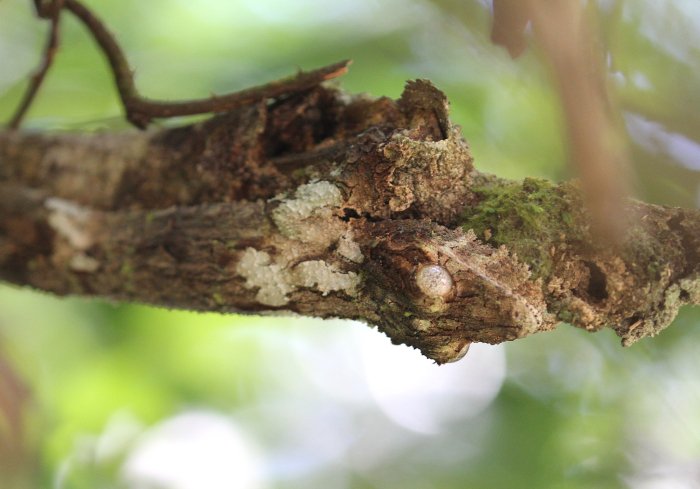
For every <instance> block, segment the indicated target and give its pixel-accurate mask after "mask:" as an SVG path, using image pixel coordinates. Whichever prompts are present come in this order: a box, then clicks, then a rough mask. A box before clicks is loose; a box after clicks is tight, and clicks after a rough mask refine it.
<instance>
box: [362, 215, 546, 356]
mask: <svg viewBox="0 0 700 489" xmlns="http://www.w3.org/2000/svg"><path fill="white" fill-rule="evenodd" d="M372 234H373V235H374V236H381V239H378V240H375V241H374V242H373V244H372V246H371V247H369V249H367V250H366V253H365V255H366V256H368V257H369V259H368V260H367V262H366V264H365V266H367V267H369V268H370V269H369V270H368V272H369V273H368V274H367V276H368V277H371V278H370V279H369V280H371V283H369V284H368V292H369V293H370V294H371V295H372V296H373V297H372V298H373V302H374V303H376V304H378V311H377V312H378V315H379V317H380V320H379V321H378V322H379V328H380V329H381V330H382V331H384V332H385V333H386V334H387V335H388V336H389V337H390V338H391V339H392V341H394V342H395V343H405V344H408V345H410V346H413V347H416V348H418V349H419V350H420V351H421V352H422V353H423V354H424V355H425V356H427V357H428V358H431V359H433V360H435V361H436V362H437V363H447V362H451V361H456V360H458V359H459V358H461V357H463V356H464V354H465V353H466V352H467V350H468V348H469V345H470V344H471V343H472V342H474V341H478V342H486V343H500V342H503V341H507V340H512V339H515V338H519V337H521V336H525V335H527V334H530V333H532V332H534V331H537V330H539V329H542V325H543V321H544V319H543V318H544V317H545V316H544V301H543V297H542V291H541V288H540V287H539V286H538V285H537V284H536V283H535V282H533V281H531V280H530V279H529V272H528V269H527V267H526V266H524V265H523V264H521V263H520V262H518V261H517V259H516V258H514V257H513V256H511V255H509V254H508V253H507V252H506V251H505V250H497V249H494V248H492V247H490V246H487V245H484V244H483V243H480V242H479V241H478V240H477V239H476V238H475V237H474V236H473V233H472V234H470V233H465V232H463V231H462V230H460V229H457V230H451V229H448V228H445V227H442V226H439V225H436V224H434V223H430V222H427V221H407V220H403V221H385V222H382V223H377V224H376V226H375V229H374V230H373V233H372Z"/></svg>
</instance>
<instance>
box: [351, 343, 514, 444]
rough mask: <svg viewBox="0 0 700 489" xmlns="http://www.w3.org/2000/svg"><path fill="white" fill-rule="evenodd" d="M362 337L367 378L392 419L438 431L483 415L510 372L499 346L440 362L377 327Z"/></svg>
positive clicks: (424, 430) (480, 346)
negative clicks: (443, 362) (450, 424)
mask: <svg viewBox="0 0 700 489" xmlns="http://www.w3.org/2000/svg"><path fill="white" fill-rule="evenodd" d="M358 334H359V335H360V336H361V337H362V339H363V340H364V341H362V356H363V360H364V366H365V376H366V379H367V384H368V386H369V390H370V392H371V393H372V396H373V397H374V400H375V402H376V403H377V405H378V406H379V407H380V409H381V410H382V411H383V412H384V414H385V415H386V416H388V417H389V418H390V419H391V420H392V421H394V422H395V423H397V424H399V425H400V426H403V427H404V428H408V429H410V430H413V431H416V432H419V433H426V434H435V433H439V432H441V431H443V429H444V428H445V427H446V426H447V424H448V423H449V422H450V421H456V420H459V419H463V418H468V417H472V416H475V415H477V414H479V413H480V412H481V411H483V410H484V409H485V408H486V407H487V406H488V405H489V404H491V402H492V401H493V400H494V399H495V397H496V395H497V394H498V392H499V391H500V389H501V386H502V385H503V381H504V379H505V375H506V360H505V354H504V350H503V347H502V346H501V345H498V346H491V345H485V344H480V343H479V344H477V343H474V344H472V346H471V348H470V349H469V353H467V355H466V356H465V357H464V359H462V360H460V361H458V362H456V363H450V364H446V365H436V364H435V363H433V362H432V361H430V360H428V359H427V358H425V357H423V356H422V355H421V354H420V353H419V352H418V351H417V350H415V349H413V348H409V347H407V346H404V345H392V344H391V342H390V341H389V339H388V338H386V337H385V336H384V335H380V334H377V332H376V331H371V330H369V329H367V331H362V330H358Z"/></svg>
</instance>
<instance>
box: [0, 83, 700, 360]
mask: <svg viewBox="0 0 700 489" xmlns="http://www.w3.org/2000/svg"><path fill="white" fill-rule="evenodd" d="M626 215H627V216H628V220H629V223H628V228H627V229H628V230H627V236H626V238H625V240H624V243H623V244H622V245H621V246H619V247H613V246H610V245H607V244H604V243H602V242H598V241H597V240H596V239H595V237H594V236H593V235H592V233H591V231H590V218H589V216H588V214H587V211H586V210H585V208H584V206H583V205H582V202H581V196H580V191H579V189H578V187H577V185H576V184H575V183H572V182H569V183H563V184H559V185H556V184H553V183H549V182H546V181H543V180H535V179H526V180H525V181H522V182H514V181H507V180H503V179H500V178H497V177H495V176H492V175H487V174H483V173H480V172H478V171H477V170H475V169H474V167H473V164H472V157H471V154H470V151H469V147H468V145H467V143H466V142H465V141H464V139H463V138H462V135H461V133H460V130H459V128H458V127H456V126H453V125H452V124H451V123H450V121H449V119H448V104H447V100H446V98H445V96H444V95H443V94H442V92H440V91H439V90H437V89H436V88H434V87H433V86H432V85H431V84H430V83H429V82H427V81H422V80H419V81H414V82H409V83H408V84H407V86H406V89H405V91H404V93H403V95H402V96H401V98H400V99H399V100H397V101H393V100H390V99H387V98H379V99H371V98H368V97H364V96H350V95H348V94H346V93H343V92H342V91H340V90H337V89H333V88H328V87H324V86H318V87H316V88H314V89H311V90H307V91H304V92H302V93H297V94H295V95H293V96H288V97H285V98H282V99H277V100H275V101H262V102H259V103H254V104H251V105H249V106H246V107H244V108H242V109H239V110H235V111H233V112H230V113H227V114H223V115H219V116H216V117H213V118H212V119H210V120H207V121H205V122H201V123H198V124H194V125H191V126H187V127H182V128H177V129H166V130H155V131H148V132H128V133H103V134H53V135H49V134H33V133H27V132H17V131H15V132H5V133H0V278H1V279H2V280H6V281H9V282H13V283H16V284H21V285H30V286H33V287H36V288H39V289H42V290H47V291H51V292H54V293H57V294H61V295H63V294H80V295H92V296H101V297H109V298H112V299H116V300H120V301H138V302H144V303H149V304H155V305H161V306H167V307H177V308H186V309H195V310H207V311H219V312H249V313H270V312H274V313H284V312H294V313H298V314H303V315H310V316H318V317H331V316H333V317H343V318H353V319H361V320H364V321H366V322H368V323H369V324H372V325H376V326H378V327H379V329H380V330H381V331H383V332H385V333H386V334H387V335H388V336H389V337H390V338H391V339H392V341H394V342H396V343H405V344H408V345H411V346H414V347H416V348H418V349H420V351H421V352H422V353H423V354H424V355H426V356H427V357H429V358H432V359H434V360H435V361H437V362H438V363H443V362H449V361H454V360H456V359H459V358H460V357H461V356H462V355H463V354H464V353H465V352H466V350H467V348H468V346H469V344H470V343H471V342H475V341H477V342H487V343H499V342H503V341H507V340H514V339H516V338H521V337H523V336H526V335H529V334H532V333H535V332H538V331H546V330H550V329H552V328H553V327H554V326H555V325H556V323H557V322H559V321H566V322H568V323H571V324H573V325H575V326H578V327H581V328H585V329H587V330H589V331H596V330H599V329H601V328H603V327H611V328H613V329H614V330H615V331H616V333H617V334H618V335H619V336H620V337H621V338H622V341H623V344H624V345H630V344H632V343H633V342H634V341H636V340H638V339H640V338H642V337H644V336H649V335H654V334H656V333H657V332H659V331H660V330H661V329H663V328H664V327H666V326H667V325H668V324H669V323H670V322H671V321H672V319H673V318H674V317H675V315H676V313H677V311H678V308H679V307H680V306H681V305H683V304H690V303H693V304H698V303H700V212H698V211H696V210H687V209H676V208H668V207H661V206H656V205H650V204H644V203H641V202H637V201H630V202H629V204H628V209H627V213H626Z"/></svg>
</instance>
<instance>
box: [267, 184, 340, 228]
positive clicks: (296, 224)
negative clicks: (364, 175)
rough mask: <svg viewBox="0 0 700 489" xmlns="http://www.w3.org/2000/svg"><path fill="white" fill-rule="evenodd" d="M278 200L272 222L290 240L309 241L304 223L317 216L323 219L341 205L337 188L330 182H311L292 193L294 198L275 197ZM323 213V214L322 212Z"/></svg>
mask: <svg viewBox="0 0 700 489" xmlns="http://www.w3.org/2000/svg"><path fill="white" fill-rule="evenodd" d="M273 200H280V201H281V202H280V204H279V206H278V207H277V208H276V209H275V210H274V211H272V220H273V221H274V222H275V224H276V225H277V227H278V229H279V230H280V232H282V234H284V235H285V236H288V237H290V238H302V240H303V241H307V240H309V237H308V236H304V235H305V234H308V233H307V230H306V229H305V223H304V221H305V220H306V219H308V218H309V217H312V216H314V215H317V216H319V217H322V218H325V217H327V215H328V213H329V212H330V210H331V209H332V208H333V207H338V206H340V204H341V203H342V196H341V193H340V190H339V189H338V187H336V186H335V185H333V184H332V183H330V182H326V181H321V182H311V183H307V184H305V185H300V186H299V188H297V189H296V192H295V193H294V197H292V198H285V197H283V196H279V197H276V198H275V199H273ZM324 211H325V212H324Z"/></svg>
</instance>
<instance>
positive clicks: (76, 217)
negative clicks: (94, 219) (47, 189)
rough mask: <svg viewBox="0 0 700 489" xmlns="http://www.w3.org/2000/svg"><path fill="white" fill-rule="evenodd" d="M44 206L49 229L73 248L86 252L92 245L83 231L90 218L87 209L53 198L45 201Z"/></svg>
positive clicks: (88, 236) (91, 240) (87, 233)
mask: <svg viewBox="0 0 700 489" xmlns="http://www.w3.org/2000/svg"><path fill="white" fill-rule="evenodd" d="M44 205H45V206H46V208H47V209H49V211H50V213H49V218H48V222H49V224H50V225H51V227H52V228H53V229H54V230H55V231H56V232H57V233H58V234H59V236H61V237H63V238H65V239H66V240H68V242H69V243H70V245H71V246H72V247H73V248H76V249H78V250H86V249H88V248H89V247H90V246H91V245H92V243H93V239H92V237H91V235H90V233H89V232H88V231H87V230H86V229H85V227H86V225H87V223H88V221H89V218H90V211H89V210H88V209H85V208H83V207H81V206H79V205H77V204H75V203H74V202H71V201H68V200H64V199H58V198H55V197H52V198H48V199H46V202H45V203H44Z"/></svg>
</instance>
